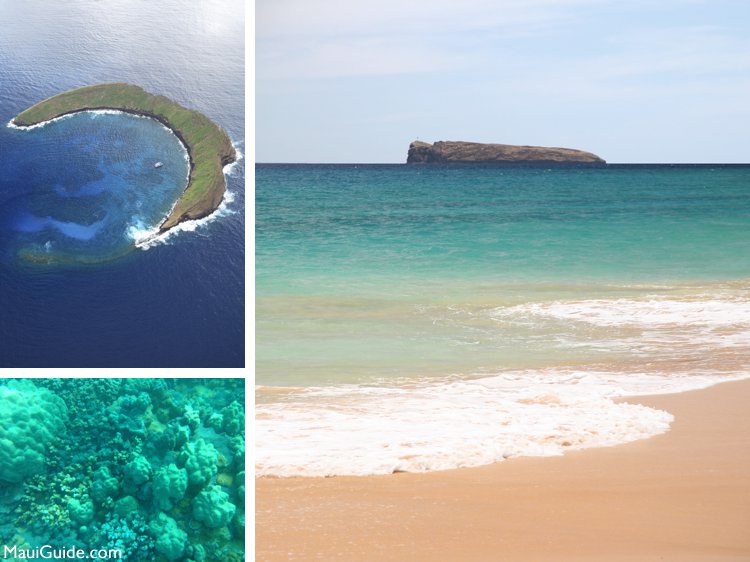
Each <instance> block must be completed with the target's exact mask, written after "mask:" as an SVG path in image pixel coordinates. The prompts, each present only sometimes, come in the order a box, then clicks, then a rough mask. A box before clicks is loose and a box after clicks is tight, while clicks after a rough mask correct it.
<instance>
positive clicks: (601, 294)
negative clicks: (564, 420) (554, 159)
mask: <svg viewBox="0 0 750 562" xmlns="http://www.w3.org/2000/svg"><path fill="white" fill-rule="evenodd" d="M256 213H257V215H256V221H257V225H256V267H257V274H256V299H257V300H256V305H257V380H258V382H259V383H260V384H263V385H280V386H309V385H317V384H330V383H341V382H367V381H371V380H381V379H382V378H386V379H389V378H397V377H420V376H444V375H448V374H460V375H467V374H475V373H477V372H479V373H481V372H495V371H497V370H498V369H501V368H528V367H542V366H549V365H553V364H565V365H574V364H579V363H581V362H584V363H585V362H589V363H590V362H592V361H602V360H605V359H606V360H610V359H613V358H615V359H625V357H623V356H622V355H623V354H622V353H620V352H619V351H617V350H613V349H611V348H607V349H604V350H599V351H596V350H594V349H593V348H592V345H571V346H568V347H565V346H559V345H556V346H555V351H554V357H550V349H551V347H550V343H551V342H559V340H560V338H563V337H573V339H576V340H584V341H583V343H588V344H591V343H592V341H591V340H588V342H586V341H585V340H586V338H585V337H584V336H585V334H578V333H574V334H570V333H560V330H557V328H558V327H557V326H548V325H544V326H541V325H539V323H536V324H535V325H528V323H521V325H513V326H507V325H499V324H498V322H497V319H496V318H494V317H492V316H491V315H489V314H488V311H490V310H492V309H494V308H496V307H501V306H511V305H520V304H523V303H531V302H552V301H554V300H556V299H568V300H570V299H577V298H578V299H581V298H583V299H594V298H608V299H614V298H621V297H641V296H642V295H644V294H645V295H648V294H651V293H654V292H655V291H656V292H661V293H666V294H672V293H674V292H679V291H682V292H685V291H687V292H688V293H689V292H690V287H694V286H699V287H703V286H704V285H707V284H708V285H711V284H717V283H718V284H722V283H727V282H738V281H741V280H744V279H748V278H750V239H749V238H748V236H747V234H748V232H750V168H747V167H732V168H728V167H715V168H704V167H675V168H664V167H619V168H611V167H610V168H606V169H554V170H549V169H513V168H510V169H509V168H473V167H472V168H468V167H447V168H445V167H437V168H428V167H408V166H359V167H356V166H258V167H257V169H256ZM701 290H702V289H701ZM589 335H590V336H592V338H593V337H594V336H595V334H589ZM577 343H579V344H580V343H582V342H581V341H578V342H577Z"/></svg>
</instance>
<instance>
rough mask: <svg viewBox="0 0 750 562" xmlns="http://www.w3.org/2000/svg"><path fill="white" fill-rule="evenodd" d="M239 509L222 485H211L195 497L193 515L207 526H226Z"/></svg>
mask: <svg viewBox="0 0 750 562" xmlns="http://www.w3.org/2000/svg"><path fill="white" fill-rule="evenodd" d="M236 510H237V508H236V507H235V505H234V504H233V503H232V502H231V501H229V494H227V493H226V492H225V491H224V490H222V489H221V486H210V487H208V488H206V489H205V490H203V491H202V492H201V493H200V494H198V495H197V496H195V498H194V499H193V517H195V519H196V520H197V521H200V522H202V523H204V524H205V525H206V526H207V527H211V528H217V527H224V526H226V525H227V524H228V523H229V522H230V521H231V520H232V517H234V512H235V511H236Z"/></svg>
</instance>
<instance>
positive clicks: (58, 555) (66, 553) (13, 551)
mask: <svg viewBox="0 0 750 562" xmlns="http://www.w3.org/2000/svg"><path fill="white" fill-rule="evenodd" d="M2 555H3V559H5V560H120V559H122V551H121V550H120V549H118V548H94V549H91V550H89V551H88V552H87V551H86V550H84V549H83V548H77V547H74V546H71V547H69V548H64V547H63V548H59V547H58V548H55V547H53V546H50V545H48V544H45V545H43V546H40V547H37V548H19V547H18V545H13V546H7V545H5V546H3V551H2Z"/></svg>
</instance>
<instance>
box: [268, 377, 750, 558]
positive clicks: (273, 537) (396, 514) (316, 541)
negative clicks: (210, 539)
mask: <svg viewBox="0 0 750 562" xmlns="http://www.w3.org/2000/svg"><path fill="white" fill-rule="evenodd" d="M628 401H630V402H633V403H640V404H644V405H647V406H651V407H654V408H659V409H663V410H667V411H669V412H671V413H672V414H674V416H675V421H674V423H673V425H672V427H671V429H670V430H669V431H668V432H667V433H665V434H662V435H659V436H656V437H653V438H650V439H646V440H642V441H638V442H634V443H630V444H626V445H620V446H617V447H610V448H600V449H589V450H583V451H573V452H570V453H568V454H566V455H564V456H561V457H546V458H515V459H509V460H507V461H504V462H501V463H497V464H494V465H490V466H484V467H480V468H470V469H460V470H451V471H445V472H434V473H428V474H395V475H388V476H372V477H336V478H327V479H324V478H289V479H277V478H261V479H257V480H256V558H257V560H259V561H275V560H352V561H358V560H363V561H369V560H410V561H411V560H431V561H435V560H446V561H448V560H450V561H454V560H462V561H463V560H467V561H496V560H508V561H547V560H551V561H570V560H603V561H616V560H617V561H619V560H623V561H624V560H627V561H629V562H632V561H646V560H649V561H650V560H654V561H656V560H660V561H675V562H692V561H722V560H750V410H749V409H748V404H750V381H741V382H732V383H724V384H721V385H718V386H715V387H712V388H709V389H706V390H699V391H693V392H686V393H682V394H674V395H662V396H649V397H643V398H630V399H628Z"/></svg>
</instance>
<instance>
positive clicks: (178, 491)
mask: <svg viewBox="0 0 750 562" xmlns="http://www.w3.org/2000/svg"><path fill="white" fill-rule="evenodd" d="M187 485H188V473H187V471H186V470H185V469H184V468H177V466H175V465H174V463H172V464H169V465H168V466H163V467H161V468H160V469H159V470H158V471H157V472H156V475H155V476H154V483H153V490H154V502H155V503H156V505H157V506H158V507H159V509H164V510H168V509H172V507H173V506H174V504H175V503H177V502H178V501H180V500H181V499H182V498H183V497H185V491H186V490H187Z"/></svg>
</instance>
